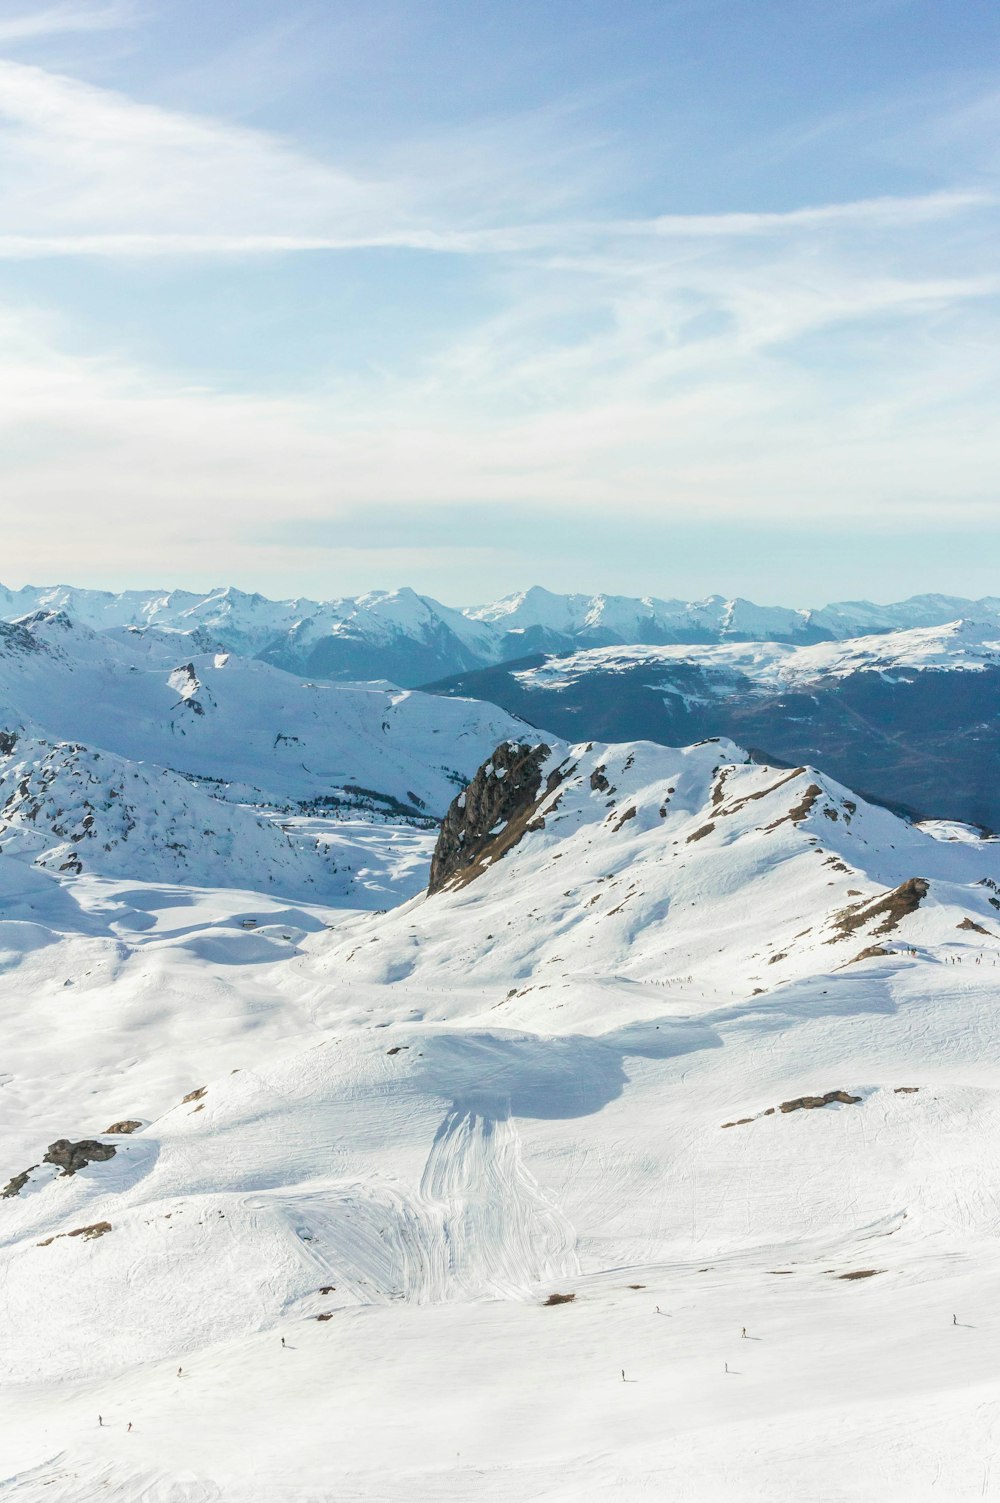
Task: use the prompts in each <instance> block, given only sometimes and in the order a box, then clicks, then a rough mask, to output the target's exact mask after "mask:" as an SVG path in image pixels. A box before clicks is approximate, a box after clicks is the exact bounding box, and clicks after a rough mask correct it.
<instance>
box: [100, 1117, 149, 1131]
mask: <svg viewBox="0 0 1000 1503" xmlns="http://www.w3.org/2000/svg"><path fill="white" fill-rule="evenodd" d="M141 1126H142V1123H141V1122H133V1121H132V1120H131V1118H126V1120H125V1121H124V1122H112V1124H111V1126H110V1127H106V1128H105V1129H104V1131H105V1132H106V1133H119V1134H121V1135H124V1134H126V1133H130V1132H138V1131H139V1129H140V1127H141Z"/></svg>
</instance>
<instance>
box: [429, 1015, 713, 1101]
mask: <svg viewBox="0 0 1000 1503" xmlns="http://www.w3.org/2000/svg"><path fill="white" fill-rule="evenodd" d="M722 1042H723V1041H722V1038H721V1036H720V1035H719V1033H718V1032H717V1031H716V1030H715V1029H714V1028H713V1027H712V1026H711V1025H710V1024H708V1023H705V1022H703V1021H701V1020H697V1019H693V1020H682V1021H677V1020H673V1019H664V1020H661V1022H660V1024H659V1026H658V1027H657V1025H656V1024H655V1023H634V1024H631V1025H629V1026H628V1027H627V1028H622V1029H619V1030H617V1031H616V1032H614V1033H609V1034H604V1035H603V1036H602V1037H601V1038H591V1037H589V1036H587V1035H586V1034H563V1035H559V1036H554V1037H552V1036H539V1035H538V1034H527V1033H500V1032H496V1033H493V1032H478V1031H465V1030H463V1031H462V1032H461V1033H442V1034H436V1035H432V1036H431V1037H429V1038H424V1039H422V1040H421V1044H422V1049H423V1057H422V1058H419V1059H417V1060H415V1061H414V1066H415V1068H414V1071H413V1074H412V1075H411V1077H410V1079H411V1081H412V1083H413V1084H414V1085H415V1086H416V1087H417V1088H418V1089H419V1090H421V1091H429V1092H432V1093H433V1094H435V1095H439V1096H446V1097H448V1098H450V1100H451V1101H452V1103H453V1109H454V1110H455V1111H459V1112H462V1113H466V1114H470V1115H477V1116H482V1117H487V1118H493V1119H500V1120H503V1119H504V1118H506V1117H508V1116H512V1117H525V1118H532V1117H533V1118H537V1119H549V1120H556V1119H566V1118H573V1117H589V1116H592V1115H593V1114H594V1113H595V1112H599V1111H601V1109H602V1108H603V1107H605V1106H607V1105H608V1103H609V1102H611V1101H614V1100H616V1099H617V1098H618V1097H619V1096H620V1095H621V1094H622V1091H623V1090H624V1088H625V1086H626V1084H627V1083H628V1075H627V1073H626V1070H625V1061H626V1059H628V1058H629V1057H634V1058H643V1059H673V1058H675V1057H676V1056H677V1055H681V1054H690V1053H693V1052H695V1051H700V1050H702V1049H719V1048H721V1047H722Z"/></svg>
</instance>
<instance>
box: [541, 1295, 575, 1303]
mask: <svg viewBox="0 0 1000 1503" xmlns="http://www.w3.org/2000/svg"><path fill="white" fill-rule="evenodd" d="M575 1299H576V1295H575V1294H550V1295H549V1297H548V1299H545V1300H543V1301H542V1304H543V1305H571V1304H572V1303H573V1301H574V1300H575Z"/></svg>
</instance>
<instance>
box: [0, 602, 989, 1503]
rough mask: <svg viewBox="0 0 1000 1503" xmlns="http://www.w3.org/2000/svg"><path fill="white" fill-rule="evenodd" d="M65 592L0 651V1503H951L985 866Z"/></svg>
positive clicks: (763, 772)
mask: <svg viewBox="0 0 1000 1503" xmlns="http://www.w3.org/2000/svg"><path fill="white" fill-rule="evenodd" d="M89 593H90V597H91V598H90V599H89V603H88V600H85V599H82V597H83V596H84V595H87V594H88V592H76V595H77V596H78V597H81V598H78V599H76V600H75V601H74V600H73V599H69V598H52V592H50V594H49V598H46V599H40V598H27V597H26V596H25V592H18V593H17V594H16V595H15V594H14V593H12V592H7V596H8V597H9V598H5V603H4V614H7V615H9V616H10V617H11V619H10V620H9V621H8V622H7V623H6V624H5V625H4V626H3V628H2V630H0V1018H2V1037H3V1051H2V1054H0V1500H3V1503H6V1500H7V1499H8V1498H9V1499H11V1500H12V1503H36V1500H37V1503H41V1500H45V1503H92V1500H98V1499H100V1500H111V1503H362V1500H363V1503H471V1500H484V1503H522V1500H523V1503H528V1500H539V1503H541V1500H545V1503H578V1500H581V1503H603V1500H610V1503H645V1500H653V1499H656V1500H659V1499H664V1500H668V1499H669V1500H682V1503H717V1500H718V1503H729V1500H732V1503H773V1500H777V1499H785V1498H799V1497H808V1498H810V1499H816V1500H818V1503H845V1500H918V1503H919V1500H925V1499H926V1500H938V1499H941V1500H946V1503H963V1500H966V1499H969V1500H972V1499H980V1498H984V1497H987V1498H988V1497H990V1496H993V1494H994V1493H995V1491H996V1489H997V1488H998V1487H1000V1472H998V1470H997V1469H995V1468H996V1463H997V1451H998V1447H1000V1381H998V1368H997V1352H998V1349H1000V1312H998V1310H997V1304H996V1298H995V1295H996V1289H997V1281H998V1268H1000V1066H998V1063H997V1061H998V1058H1000V1006H998V996H1000V966H998V962H1000V841H997V840H995V839H992V838H987V837H984V836H983V835H982V834H981V832H980V831H978V830H977V829H975V828H972V827H970V826H969V825H968V824H965V823H962V822H960V821H958V820H956V819H954V818H952V819H949V818H947V817H946V816H945V815H942V816H941V817H940V818H937V819H931V820H925V821H918V820H915V819H908V818H905V817H902V816H901V815H900V814H898V813H895V812H892V811H891V810H890V809H888V808H886V807H883V806H881V805H879V804H875V803H872V802H869V801H867V800H866V799H865V798H864V797H862V796H861V795H860V794H858V793H857V792H856V791H852V789H851V788H850V787H849V786H846V785H845V784H844V783H843V782H840V781H838V780H837V779H836V778H835V777H833V776H831V775H830V773H829V771H828V770H827V769H826V768H825V767H824V766H823V765H822V764H820V766H819V768H816V767H815V766H813V765H810V764H809V762H808V761H807V760H805V759H804V760H803V763H802V764H801V765H800V764H798V763H796V764H795V765H792V766H787V765H772V764H769V763H768V761H767V759H766V758H762V757H760V756H759V755H757V754H755V755H754V756H753V757H751V755H750V754H749V753H748V752H747V751H746V750H745V749H744V748H743V746H742V745H740V744H738V742H737V741H736V740H728V739H725V738H722V739H720V738H714V739H709V740H702V741H700V742H698V743H697V744H691V745H686V746H679V747H678V746H668V745H661V744H654V743H653V742H651V741H648V740H642V739H632V738H625V739H619V740H615V741H612V742H610V743H609V742H599V741H597V740H591V739H589V738H588V737H589V727H588V726H587V725H586V724H584V720H585V716H584V715H583V714H577V715H576V717H575V723H576V724H577V725H578V727H579V734H576V735H573V736H570V737H566V738H565V739H560V737H559V736H558V735H555V734H549V733H548V732H546V731H543V730H540V729H536V728H534V727H533V726H531V725H528V724H527V723H526V722H525V720H524V719H521V718H519V717H518V715H517V714H516V713H512V712H510V711H509V710H505V709H501V708H497V707H496V706H495V705H493V704H488V703H484V702H481V701H478V700H475V699H469V698H464V697H460V696H453V695H450V694H443V695H430V694H424V693H420V692H417V691H416V690H413V689H412V688H406V687H403V688H400V687H396V686H395V685H394V684H392V683H388V684H386V683H372V682H368V683H362V682H333V681H330V680H329V679H324V678H322V677H319V676H317V677H316V678H311V677H303V673H302V671H301V669H295V671H292V665H291V663H290V662H289V660H286V662H285V666H281V665H280V664H279V663H277V662H276V661H275V660H267V659H268V652H267V642H266V641H265V637H266V634H267V632H272V631H273V629H274V613H273V611H272V610H271V609H270V603H268V602H262V600H261V597H243V598H244V600H250V601H251V602H255V604H253V608H252V609H247V610H246V611H245V612H244V615H243V618H242V622H243V624H242V625H241V627H240V632H241V633H242V637H241V639H240V640H236V636H237V635H238V634H237V633H235V632H233V633H231V634H230V635H229V636H228V637H226V636H224V634H222V633H221V632H220V630H219V622H218V621H217V620H215V619H208V618H207V617H205V611H204V610H203V611H201V615H202V616H203V617H205V619H203V620H198V619H189V620H185V621H179V620H177V619H175V618H174V617H169V619H168V618H167V616H165V615H164V614H163V613H160V614H159V615H158V614H157V612H156V611H152V610H147V609H146V606H144V605H141V604H140V603H139V597H138V596H135V597H128V598H127V599H126V597H121V596H116V597H100V598H99V599H98V598H97V597H96V596H94V592H89ZM37 595H38V592H36V597H37ZM142 598H143V599H145V598H146V597H142ZM414 598H416V599H422V598H423V597H414ZM561 598H568V599H573V598H574V597H561ZM102 601H103V604H102V603H101V602H102ZM123 601H124V602H125V604H122V602H123ZM116 602H117V603H116ZM536 604H537V602H536ZM217 605H218V602H216V606H215V607H213V610H215V609H216V607H217ZM948 605H949V608H950V612H951V613H950V614H946V615H945V616H944V618H943V621H941V620H925V619H920V620H916V621H914V620H908V621H904V622H903V623H900V622H892V621H889V622H886V621H880V622H876V623H874V624H872V623H869V627H870V629H871V630H874V631H878V632H879V633H880V634H881V635H880V636H878V637H871V639H870V640H871V643H872V644H874V645H872V646H870V647H869V648H865V647H859V646H858V642H857V640H855V639H857V638H858V637H859V636H860V635H862V633H861V632H860V631H859V629H858V627H857V622H856V621H854V622H852V624H851V626H850V629H849V630H845V632H844V633H843V636H844V638H845V639H846V638H848V637H849V638H851V639H852V640H851V641H850V642H847V641H846V640H845V641H841V640H840V639H839V638H838V637H837V634H836V633H835V632H833V630H832V628H831V629H830V632H829V635H828V637H827V638H826V639H824V640H822V641H814V642H813V643H812V645H810V644H809V643H807V642H802V641H798V642H796V641H791V642H789V641H785V642H781V641H778V640H776V639H775V638H772V639H770V641H769V642H765V643H763V644H762V645H759V646H756V647H753V648H752V654H753V657H754V664H755V666H754V670H753V674H749V673H748V674H746V675H745V676H746V677H747V678H748V679H752V680H753V682H754V683H759V684H760V685H761V686H762V688H761V692H763V690H764V688H765V687H767V685H770V686H771V687H774V685H777V691H776V692H780V693H786V692H791V691H792V690H793V689H794V687H795V684H796V682H797V680H796V677H795V676H796V674H797V673H800V672H801V673H805V674H806V675H807V681H808V682H809V683H810V684H811V683H813V682H814V681H815V677H816V674H817V673H820V674H822V675H826V676H827V677H828V678H830V679H833V678H836V677H837V675H838V674H844V675H846V676H848V677H850V676H851V674H853V673H854V672H855V668H856V664H857V655H858V653H859V652H860V653H861V654H862V656H864V654H865V653H866V652H869V653H872V654H875V659H876V661H875V665H874V669H873V671H875V672H877V673H878V674H879V675H881V676H885V675H888V676H890V677H891V675H892V674H894V673H897V672H898V673H900V674H903V673H905V672H907V671H910V670H912V669H914V666H915V663H916V665H917V667H918V668H922V667H923V666H928V665H927V664H926V658H927V655H928V654H931V653H933V652H936V651H938V650H939V648H940V644H941V643H942V642H945V646H946V648H947V643H948V642H949V641H950V642H951V643H952V646H953V647H954V641H955V640H956V638H955V634H953V636H952V638H948V637H947V633H945V635H944V636H942V635H941V633H942V630H943V628H944V626H945V625H946V623H947V622H949V621H953V620H956V619H958V617H959V616H960V615H961V614H962V613H961V612H958V613H956V612H955V610H954V602H949V603H948ZM8 606H9V610H8ZM196 606H197V602H195V603H194V604H193V605H192V610H193V611H194V615H195V617H197V616H198V609H196ZM74 607H75V608H74ZM830 609H831V611H832V610H833V608H830ZM872 609H875V608H872ZM939 609H940V610H942V611H943V610H944V609H945V607H944V606H941V607H940V608H939ZM314 614H315V613H314ZM501 614H502V613H501ZM506 614H507V615H508V616H511V615H516V611H514V610H513V609H512V610H509V611H508V612H507V613H506ZM167 615H169V613H167ZM455 615H456V616H459V615H461V613H458V612H456V613H455ZM137 617H141V619H136V618H137ZM255 617H256V618H259V619H258V621H257V625H259V626H260V627H261V634H259V635H254V633H255V631H256V626H254V618H255ZM302 619H305V613H302ZM518 619H521V618H518ZM461 620H462V621H464V622H465V623H466V624H465V626H461V627H459V626H456V635H457V634H458V632H463V633H468V634H471V637H469V638H467V639H469V640H471V639H476V640H480V641H487V639H489V640H491V641H492V642H493V643H494V646H495V644H496V640H497V639H496V637H495V636H493V637H492V638H491V637H490V633H491V632H495V631H496V626H495V618H494V617H493V616H491V615H490V614H489V611H487V610H484V611H483V612H480V614H479V615H478V616H477V615H476V614H475V613H472V614H471V615H461ZM560 621H562V624H565V621H564V618H559V620H557V622H556V625H557V626H559V622H560ZM294 624H295V623H294V621H289V622H288V623H286V626H285V630H286V633H287V632H288V631H291V630H292V629H293V627H294ZM515 624H516V622H515ZM542 624H543V625H545V623H544V622H543V623H542ZM550 627H551V623H549V624H548V625H546V629H547V630H548V629H550ZM251 628H253V629H251ZM265 628H266V630H265ZM551 629H553V630H554V629H555V627H551ZM560 629H561V627H560ZM990 630H993V628H992V627H990V629H989V630H987V629H986V628H985V627H984V629H983V631H982V632H981V633H980V634H979V635H978V636H975V635H974V634H973V637H972V638H970V635H969V633H968V632H966V633H965V635H964V636H963V635H962V634H961V632H959V633H958V636H959V637H960V638H961V642H962V644H963V645H962V653H963V655H964V656H963V661H966V660H967V661H968V662H969V663H970V664H971V663H972V659H976V663H975V664H973V665H972V666H970V668H969V674H967V675H965V676H967V677H970V676H974V673H973V668H974V671H975V672H976V673H978V672H981V671H984V665H985V667H986V668H988V662H989V661H991V655H992V653H993V647H992V646H991V645H990V644H991V643H993V641H994V638H993V637H991V636H990ZM920 632H925V633H927V632H929V633H931V636H930V638H928V639H927V640H923V641H922V642H921V641H917V639H916V638H914V637H913V636H911V635H908V634H911V633H920ZM477 633H482V634H483V635H482V636H481V637H479V638H476V634H477ZM885 633H889V635H888V636H886V635H885ZM328 634H329V633H328ZM890 637H892V639H893V640H892V641H890V640H889V638H890ZM897 637H906V638H907V640H906V642H903V643H900V642H898V641H897V640H896V638H897ZM270 640H271V641H273V640H274V638H273V637H272V638H271V639H270ZM996 640H997V641H1000V629H998V630H997V634H996ZM970 643H971V645H970ZM935 644H937V645H935ZM675 645H677V646H680V645H681V644H675ZM703 645H704V650H705V652H706V653H710V654H711V653H715V654H719V653H729V654H731V655H732V654H736V657H735V658H733V659H732V661H731V662H730V668H732V667H733V664H734V663H735V664H736V666H740V665H741V664H742V665H745V663H746V661H747V657H746V653H747V652H748V651H751V649H745V648H740V647H739V645H738V644H736V643H725V642H720V641H719V640H712V641H710V642H708V643H705V644H703ZM490 650H491V651H492V650H493V648H491V649H490ZM610 650H611V649H610V648H608V646H607V645H605V646H604V647H600V646H595V647H594V648H588V649H587V653H585V654H584V655H585V656H586V655H587V654H588V653H589V652H590V651H604V652H607V651H610ZM616 650H617V649H616ZM664 650H666V649H664ZM942 650H944V649H942ZM741 651H742V652H743V653H744V656H743V657H740V656H739V654H740V652H741ZM470 653H471V649H470ZM914 653H916V654H917V658H916V659H915V658H914V656H913V654H914ZM261 654H263V657H262V656H261ZM802 654H812V655H813V657H812V658H811V659H807V658H804V657H803V656H801V655H802ZM906 654H909V656H907V655H906ZM921 654H922V655H923V656H921ZM977 655H978V656H977ZM271 658H272V659H273V658H274V655H273V654H272V655H271ZM480 661H488V659H481V660H480ZM494 661H496V660H495V659H494ZM643 661H644V664H645V659H644V660H643ZM691 661H692V662H693V663H694V665H695V667H696V668H698V667H700V666H701V667H703V666H704V660H703V659H701V658H698V655H697V654H695V657H694V658H692V659H691ZM712 661H713V663H714V664H715V667H718V662H717V659H713V660H712ZM865 663H866V664H868V666H869V667H871V660H870V659H865ZM817 664H818V667H817ZM459 666H460V667H461V666H462V665H459ZM465 666H467V667H469V668H470V669H471V668H472V667H473V666H474V663H473V662H470V663H469V664H467V665H465ZM647 666H648V665H647ZM710 666H711V665H710ZM952 666H954V665H952ZM605 668H607V671H608V674H609V676H611V675H613V674H614V672H615V671H616V669H615V667H614V663H612V664H611V666H610V667H608V665H607V664H605ZM642 671H643V672H645V671H647V667H646V666H644V667H643V669H642ZM740 671H743V670H742V668H741V669H740ZM866 671H867V669H866ZM517 672H525V673H534V674H535V675H536V680H537V686H538V687H536V688H535V689H534V690H532V687H531V684H530V683H525V684H523V685H522V687H523V688H524V692H525V693H530V692H541V689H542V687H544V686H545V685H546V684H547V686H548V688H550V689H551V688H554V687H558V685H559V684H565V683H572V682H574V681H575V680H574V674H576V673H577V667H576V666H575V665H574V662H573V661H572V660H562V661H561V663H548V662H546V663H545V664H543V665H539V666H537V667H536V668H532V669H524V670H521V669H519V670H517ZM560 673H561V674H563V679H561V680H560V679H559V678H558V675H559V674H560ZM546 675H548V678H546ZM357 676H358V677H359V678H360V677H361V675H360V674H359V675H357ZM379 676H380V677H391V675H390V674H388V673H386V672H384V670H380V672H379ZM768 676H770V677H768ZM955 676H956V677H957V676H958V675H957V674H956V675H955ZM765 680H766V681H767V683H766V684H765ZM768 692H770V690H768ZM555 729H556V730H558V729H559V728H558V727H555ZM994 970H997V971H998V975H997V976H994V974H993V972H994Z"/></svg>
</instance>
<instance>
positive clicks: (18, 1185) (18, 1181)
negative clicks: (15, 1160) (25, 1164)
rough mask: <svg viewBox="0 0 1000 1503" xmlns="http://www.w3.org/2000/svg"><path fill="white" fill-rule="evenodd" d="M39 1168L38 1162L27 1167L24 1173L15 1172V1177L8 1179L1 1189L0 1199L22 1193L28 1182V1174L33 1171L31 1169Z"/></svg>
mask: <svg viewBox="0 0 1000 1503" xmlns="http://www.w3.org/2000/svg"><path fill="white" fill-rule="evenodd" d="M37 1168H38V1165H37V1164H32V1165H31V1166H30V1168H28V1169H25V1171H24V1173H23V1174H15V1175H14V1178H13V1179H10V1180H8V1181H7V1183H6V1184H5V1185H4V1187H3V1190H0V1200H9V1199H10V1198H11V1196H12V1195H20V1193H21V1191H22V1190H23V1189H24V1187H25V1185H26V1184H27V1183H28V1175H29V1174H30V1173H31V1170H32V1169H37Z"/></svg>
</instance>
